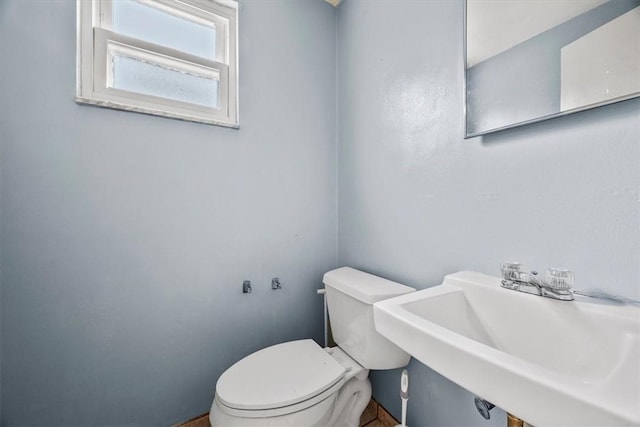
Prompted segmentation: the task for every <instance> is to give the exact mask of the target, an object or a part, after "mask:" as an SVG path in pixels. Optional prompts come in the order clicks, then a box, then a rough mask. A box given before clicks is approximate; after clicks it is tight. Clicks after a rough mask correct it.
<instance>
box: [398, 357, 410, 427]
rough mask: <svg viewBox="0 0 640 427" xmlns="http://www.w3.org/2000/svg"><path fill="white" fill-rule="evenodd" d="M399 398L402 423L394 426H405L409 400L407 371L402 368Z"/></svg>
mask: <svg viewBox="0 0 640 427" xmlns="http://www.w3.org/2000/svg"><path fill="white" fill-rule="evenodd" d="M400 398H401V399H402V424H398V425H396V427H407V401H408V400H409V372H407V370H406V369H403V370H402V375H401V376H400Z"/></svg>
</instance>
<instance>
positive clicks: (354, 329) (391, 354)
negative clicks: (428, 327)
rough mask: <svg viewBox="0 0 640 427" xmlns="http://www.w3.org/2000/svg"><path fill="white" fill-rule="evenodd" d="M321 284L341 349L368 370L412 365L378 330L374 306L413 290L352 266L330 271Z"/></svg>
mask: <svg viewBox="0 0 640 427" xmlns="http://www.w3.org/2000/svg"><path fill="white" fill-rule="evenodd" d="M322 281H323V282H324V285H325V288H326V294H327V306H328V310H329V320H330V322H331V332H332V334H333V340H334V341H335V342H336V344H337V345H338V346H339V347H340V348H341V349H343V350H344V351H345V352H347V353H348V354H349V356H351V357H352V358H354V359H355V360H356V361H357V362H358V363H359V364H360V365H362V366H363V367H364V368H365V369H395V368H400V367H403V366H406V365H407V363H409V357H410V356H409V354H408V353H406V352H405V351H403V350H401V349H400V348H399V347H397V346H396V345H395V344H393V343H392V342H391V341H389V340H387V339H386V338H385V337H383V336H382V335H380V334H379V333H378V332H377V331H376V328H375V325H374V322H373V304H374V303H375V302H378V301H382V300H385V299H388V298H392V297H396V296H398V295H403V294H406V293H409V292H413V291H415V289H414V288H412V287H409V286H405V285H401V284H400V283H396V282H392V281H391V280H387V279H383V278H382V277H378V276H374V275H373V274H369V273H365V272H363V271H359V270H356V269H354V268H351V267H342V268H337V269H335V270H331V271H329V272H327V273H325V275H324V277H323V279H322Z"/></svg>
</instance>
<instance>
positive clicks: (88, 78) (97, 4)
mask: <svg viewBox="0 0 640 427" xmlns="http://www.w3.org/2000/svg"><path fill="white" fill-rule="evenodd" d="M136 1H139V2H140V3H144V4H147V5H149V6H153V7H156V8H158V9H160V10H163V11H165V12H168V13H171V14H174V15H176V16H179V17H181V18H184V19H188V20H191V21H193V22H196V23H199V24H204V25H207V26H210V27H215V29H216V61H212V60H210V59H207V58H202V57H199V56H196V55H192V54H188V53H186V52H182V51H179V50H176V49H171V48H168V47H165V46H160V45H156V44H154V43H150V42H146V41H143V40H139V39H136V38H133V37H128V36H125V35H122V34H118V33H115V32H113V31H111V30H112V0H77V40H76V50H77V53H76V60H77V64H76V73H77V74H76V102H78V103H81V104H91V105H98V106H102V107H107V108H115V109H122V110H126V111H135V112H140V113H146V114H153V115H158V116H163V117H171V118H176V119H180V120H189V121H195V122H200V123H207V124H214V125H219V126H225V127H231V128H236V129H237V128H238V99H237V98H238V72H237V68H238V43H237V40H238V28H237V11H238V4H237V2H235V1H229V0H215V1H214V0H136ZM114 54H120V55H123V56H127V57H131V58H133V59H137V60H141V61H144V62H149V63H153V64H157V65H159V66H162V67H166V68H168V69H173V70H176V71H180V72H184V73H188V74H192V75H195V76H200V77H205V78H209V79H212V80H217V81H218V82H219V83H218V92H219V94H218V103H217V108H211V107H207V106H203V105H200V104H192V103H188V102H182V101H177V100H173V99H167V98H162V97H158V96H152V95H146V94H142V93H135V92H129V91H125V90H121V89H116V88H114V87H113V77H112V76H113V74H112V68H110V66H108V64H112V62H111V61H112V58H113V55H114Z"/></svg>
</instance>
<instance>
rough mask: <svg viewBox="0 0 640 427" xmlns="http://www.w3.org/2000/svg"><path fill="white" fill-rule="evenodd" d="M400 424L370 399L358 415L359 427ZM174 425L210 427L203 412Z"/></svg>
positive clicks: (181, 426) (392, 426) (382, 426)
mask: <svg viewBox="0 0 640 427" xmlns="http://www.w3.org/2000/svg"><path fill="white" fill-rule="evenodd" d="M398 424H400V423H399V422H398V420H396V419H395V418H393V417H392V416H391V414H389V413H388V412H387V410H386V409H384V408H383V407H382V406H381V405H378V402H376V401H375V400H373V399H371V401H370V402H369V404H368V405H367V407H366V409H365V410H364V412H363V413H362V417H360V426H361V427H395V426H396V425H398ZM175 427H211V424H209V414H203V415H200V416H199V417H196V418H194V419H192V420H189V421H187V422H186V423H183V424H177V425H176V426H175Z"/></svg>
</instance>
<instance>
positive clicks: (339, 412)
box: [209, 267, 415, 427]
mask: <svg viewBox="0 0 640 427" xmlns="http://www.w3.org/2000/svg"><path fill="white" fill-rule="evenodd" d="M323 282H324V284H325V286H326V289H327V304H328V309H329V316H330V318H331V322H332V331H333V335H334V339H335V341H336V343H337V344H338V346H337V347H333V348H322V347H320V346H319V345H318V344H316V343H315V342H314V341H313V340H310V339H306V340H299V341H290V342H285V343H282V344H276V345H273V346H271V347H267V348H264V349H262V350H259V351H257V352H255V353H253V354H250V355H249V356H247V357H245V358H244V359H242V360H240V361H238V362H236V363H235V364H234V365H233V366H231V367H230V368H229V369H227V370H226V371H225V372H224V373H223V374H222V375H221V376H220V378H219V379H218V382H217V384H216V394H215V398H214V400H213V403H212V405H211V411H210V412H209V420H210V422H211V425H212V426H213V427H223V426H224V427H262V426H291V427H293V426H295V427H306V426H309V427H312V426H336V427H358V425H359V420H360V416H361V414H362V412H363V411H364V408H365V407H366V406H367V404H368V403H369V400H370V399H371V384H370V382H369V380H368V378H367V377H368V374H369V369H394V368H399V367H402V366H406V364H407V363H408V362H409V355H408V354H407V353H405V352H404V351H402V350H400V349H399V348H398V347H396V346H395V345H394V344H392V343H391V342H389V341H388V340H387V339H386V338H384V337H382V336H381V335H379V334H378V333H377V332H376V331H375V328H374V324H373V310H372V307H373V303H375V302H376V301H380V300H382V299H386V298H390V297H393V296H397V295H402V294H405V293H407V292H412V291H414V290H415V289H413V288H411V287H408V286H404V285H401V284H399V283H395V282H392V281H389V280H386V279H382V278H380V277H377V276H374V275H371V274H368V273H365V272H362V271H358V270H355V269H352V268H349V267H343V268H339V269H336V270H332V271H330V272H328V273H326V274H325V275H324V278H323Z"/></svg>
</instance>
